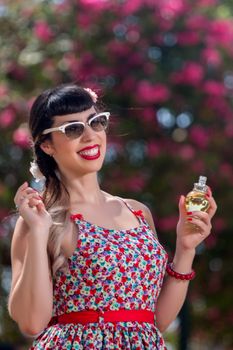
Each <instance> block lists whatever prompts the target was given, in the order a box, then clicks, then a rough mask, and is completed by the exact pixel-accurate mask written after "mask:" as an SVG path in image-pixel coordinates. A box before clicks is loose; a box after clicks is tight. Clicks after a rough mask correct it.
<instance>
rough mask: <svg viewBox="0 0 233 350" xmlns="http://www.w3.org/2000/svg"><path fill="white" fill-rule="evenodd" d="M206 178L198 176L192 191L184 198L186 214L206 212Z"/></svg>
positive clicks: (207, 206) (208, 204) (207, 204)
mask: <svg viewBox="0 0 233 350" xmlns="http://www.w3.org/2000/svg"><path fill="white" fill-rule="evenodd" d="M206 180H207V178H206V177H205V176H200V177H199V181H198V183H195V184H194V187H193V190H192V191H191V192H189V193H188V194H187V196H186V198H185V206H186V210H187V212H188V211H190V212H192V211H207V210H208V208H209V206H210V203H209V201H208V198H207V197H206V193H207V189H208V188H207V186H206Z"/></svg>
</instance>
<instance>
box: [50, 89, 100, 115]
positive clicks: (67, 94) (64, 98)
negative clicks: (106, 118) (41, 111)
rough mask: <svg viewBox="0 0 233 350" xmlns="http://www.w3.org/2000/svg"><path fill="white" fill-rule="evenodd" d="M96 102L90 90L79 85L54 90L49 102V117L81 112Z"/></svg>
mask: <svg viewBox="0 0 233 350" xmlns="http://www.w3.org/2000/svg"><path fill="white" fill-rule="evenodd" d="M93 105H94V102H93V100H92V98H91V96H90V94H89V93H88V92H86V91H85V90H84V89H82V88H79V87H77V86H74V87H70V86H69V87H64V88H63V89H59V91H54V93H52V94H51V95H50V96H49V98H48V102H47V117H50V118H51V117H54V116H59V115H60V116H61V115H66V114H73V113H80V112H83V111H85V110H87V109H90V108H91V107H92V106H93Z"/></svg>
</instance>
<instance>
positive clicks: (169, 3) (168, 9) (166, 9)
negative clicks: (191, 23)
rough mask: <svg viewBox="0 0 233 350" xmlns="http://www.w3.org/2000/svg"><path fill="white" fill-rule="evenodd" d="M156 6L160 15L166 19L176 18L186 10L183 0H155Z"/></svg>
mask: <svg viewBox="0 0 233 350" xmlns="http://www.w3.org/2000/svg"><path fill="white" fill-rule="evenodd" d="M157 6H158V7H159V9H158V10H159V11H160V14H161V16H162V17H163V18H165V19H167V20H171V19H173V18H175V17H176V18H177V17H178V16H180V15H182V14H183V13H184V12H185V10H187V5H186V3H185V1H184V0H166V1H164V0H159V1H157Z"/></svg>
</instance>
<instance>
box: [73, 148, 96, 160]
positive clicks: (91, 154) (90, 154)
mask: <svg viewBox="0 0 233 350" xmlns="http://www.w3.org/2000/svg"><path fill="white" fill-rule="evenodd" d="M78 154H79V155H80V156H81V157H82V158H84V159H88V160H92V159H97V158H99V156H100V149H99V146H95V147H92V148H89V149H85V150H83V151H80V152H78Z"/></svg>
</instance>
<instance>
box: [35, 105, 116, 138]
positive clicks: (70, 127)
mask: <svg viewBox="0 0 233 350" xmlns="http://www.w3.org/2000/svg"><path fill="white" fill-rule="evenodd" d="M109 116H110V113H109V112H102V113H98V114H96V115H94V116H93V117H91V118H90V119H89V120H88V121H87V122H86V123H85V122H72V123H67V124H64V125H61V126H58V127H56V128H49V129H45V130H44V131H43V132H42V135H47V134H49V133H51V132H53V131H61V132H63V134H65V135H66V136H67V137H68V138H69V139H76V138H78V137H80V136H81V135H82V134H83V132H84V129H85V127H86V125H88V126H89V127H90V128H92V130H94V131H97V132H99V131H103V130H105V129H106V128H107V127H108V121H109Z"/></svg>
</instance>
